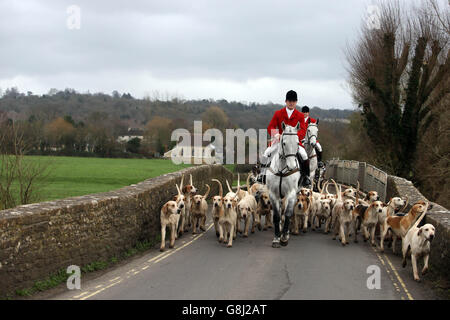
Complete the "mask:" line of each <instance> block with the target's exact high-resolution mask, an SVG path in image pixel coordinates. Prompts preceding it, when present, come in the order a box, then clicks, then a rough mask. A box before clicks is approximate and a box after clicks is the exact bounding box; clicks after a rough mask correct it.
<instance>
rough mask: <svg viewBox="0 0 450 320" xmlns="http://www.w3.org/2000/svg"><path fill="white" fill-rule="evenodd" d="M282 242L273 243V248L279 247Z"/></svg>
mask: <svg viewBox="0 0 450 320" xmlns="http://www.w3.org/2000/svg"><path fill="white" fill-rule="evenodd" d="M279 247H280V244H279V243H272V248H279Z"/></svg>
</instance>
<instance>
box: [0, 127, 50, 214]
mask: <svg viewBox="0 0 450 320" xmlns="http://www.w3.org/2000/svg"><path fill="white" fill-rule="evenodd" d="M27 149H28V145H27V143H26V141H25V139H24V136H23V131H22V130H21V128H20V126H18V125H16V124H15V123H14V122H8V121H6V122H5V121H3V122H1V123H0V209H1V210H3V209H8V208H13V207H15V206H17V205H20V204H27V203H32V202H35V201H38V200H39V197H40V194H39V190H41V189H42V188H41V187H42V184H43V181H44V180H45V178H46V177H47V176H48V174H49V170H48V169H49V166H50V163H51V162H50V161H49V160H45V161H40V160H36V159H30V158H26V157H25V153H26V150H27Z"/></svg>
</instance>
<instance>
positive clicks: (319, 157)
mask: <svg viewBox="0 0 450 320" xmlns="http://www.w3.org/2000/svg"><path fill="white" fill-rule="evenodd" d="M302 113H303V115H304V116H305V130H304V131H302V139H304V138H305V135H306V129H307V128H308V120H310V121H311V122H312V123H317V120H316V119H314V118H312V117H310V116H309V107H308V106H303V107H302ZM315 149H316V154H317V162H318V163H317V166H318V167H319V168H322V167H323V162H322V146H321V145H320V143H319V141H317V142H316V146H315Z"/></svg>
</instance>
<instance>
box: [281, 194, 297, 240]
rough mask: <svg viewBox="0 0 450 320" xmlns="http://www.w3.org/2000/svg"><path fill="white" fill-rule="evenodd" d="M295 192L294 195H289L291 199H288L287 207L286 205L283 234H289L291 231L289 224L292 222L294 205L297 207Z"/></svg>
mask: <svg viewBox="0 0 450 320" xmlns="http://www.w3.org/2000/svg"><path fill="white" fill-rule="evenodd" d="M295 200H296V198H295V192H294V193H293V195H289V197H288V198H287V205H286V211H285V213H284V217H285V219H284V225H283V233H286V234H287V232H288V230H289V222H290V220H291V217H292V214H293V212H294V205H295Z"/></svg>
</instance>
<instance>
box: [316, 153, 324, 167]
mask: <svg viewBox="0 0 450 320" xmlns="http://www.w3.org/2000/svg"><path fill="white" fill-rule="evenodd" d="M316 154H317V166H318V167H319V168H322V167H323V162H322V151H319V150H317V148H316Z"/></svg>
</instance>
